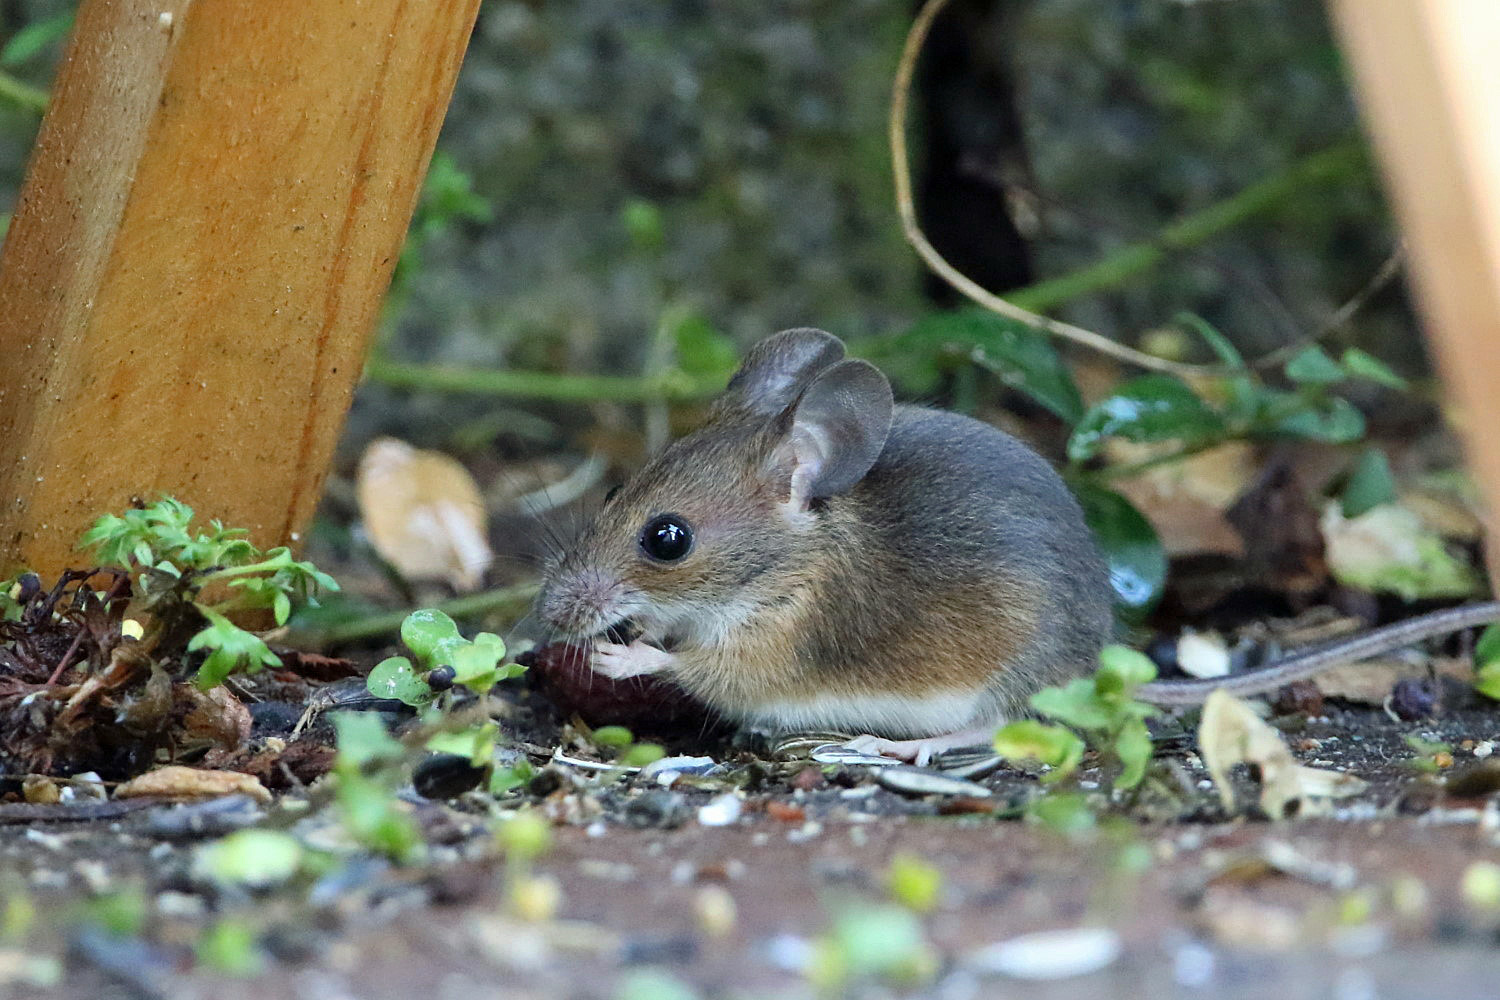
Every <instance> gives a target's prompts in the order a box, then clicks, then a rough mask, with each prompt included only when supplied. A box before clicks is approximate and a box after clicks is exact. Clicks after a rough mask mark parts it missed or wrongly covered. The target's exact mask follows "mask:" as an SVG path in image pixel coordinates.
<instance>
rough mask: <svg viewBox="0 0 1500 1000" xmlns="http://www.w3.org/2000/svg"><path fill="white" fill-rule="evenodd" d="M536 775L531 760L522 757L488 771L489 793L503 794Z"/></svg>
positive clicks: (520, 785)
mask: <svg viewBox="0 0 1500 1000" xmlns="http://www.w3.org/2000/svg"><path fill="white" fill-rule="evenodd" d="M534 777H536V771H535V769H533V768H532V766H531V762H530V761H528V760H526V759H525V758H522V759H520V760H518V761H516V762H515V763H514V764H511V765H510V766H509V767H497V768H494V769H493V770H491V771H490V794H491V795H494V796H497V797H498V796H501V795H504V794H505V793H506V792H508V791H511V790H512V789H515V788H521V787H522V786H524V785H526V784H527V783H528V782H530V781H531V779H532V778H534Z"/></svg>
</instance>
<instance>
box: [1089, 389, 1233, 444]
mask: <svg viewBox="0 0 1500 1000" xmlns="http://www.w3.org/2000/svg"><path fill="white" fill-rule="evenodd" d="M1224 433H1226V428H1225V425H1224V418H1223V417H1221V416H1220V415H1219V414H1218V413H1215V412H1214V411H1213V410H1211V409H1209V407H1208V405H1207V404H1206V403H1204V402H1203V400H1201V399H1199V398H1198V397H1197V395H1195V394H1194V393H1193V390H1192V389H1189V388H1188V387H1187V384H1186V383H1184V382H1182V381H1181V380H1180V379H1175V378H1172V377H1171V376H1169V375H1142V376H1141V377H1140V378H1134V379H1131V380H1130V381H1128V382H1125V383H1124V384H1122V385H1121V386H1120V387H1119V388H1118V389H1117V390H1116V391H1115V394H1114V395H1113V396H1110V397H1109V398H1108V399H1105V400H1102V401H1101V402H1099V403H1096V404H1094V405H1093V406H1091V407H1089V410H1088V412H1087V413H1085V414H1084V415H1083V418H1082V419H1081V420H1079V421H1078V425H1077V426H1076V427H1074V428H1073V436H1072V437H1071V438H1069V439H1068V457H1069V458H1070V459H1072V460H1073V461H1075V462H1081V461H1084V460H1085V459H1089V458H1093V457H1094V456H1095V455H1097V454H1098V453H1099V450H1100V449H1101V448H1102V447H1103V446H1104V442H1105V441H1106V440H1107V439H1109V438H1111V437H1122V438H1125V439H1126V440H1129V441H1182V442H1184V443H1185V444H1198V443H1201V442H1203V441H1207V440H1211V439H1213V438H1215V437H1218V436H1220V435H1222V434H1224Z"/></svg>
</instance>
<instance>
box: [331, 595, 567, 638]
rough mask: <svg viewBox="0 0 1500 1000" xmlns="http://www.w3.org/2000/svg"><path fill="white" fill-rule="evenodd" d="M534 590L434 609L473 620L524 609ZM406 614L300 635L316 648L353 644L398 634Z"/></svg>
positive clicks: (390, 613)
mask: <svg viewBox="0 0 1500 1000" xmlns="http://www.w3.org/2000/svg"><path fill="white" fill-rule="evenodd" d="M538 589H539V588H538V586H537V584H535V583H520V584H515V585H513V586H510V587H501V588H499V589H498V590H485V591H481V592H480V593H477V594H465V595H464V596H462V597H455V598H453V599H452V600H450V601H445V602H443V603H442V604H439V605H438V606H437V609H438V610H439V611H442V612H443V613H445V614H447V615H448V616H450V617H452V618H455V619H463V618H473V617H476V616H477V615H482V614H486V613H487V612H490V611H498V610H502V609H505V608H519V607H524V606H525V605H526V604H527V603H529V602H530V601H531V599H532V598H533V597H535V596H536V593H537V590H538ZM409 614H411V610H410V609H408V610H404V611H385V612H381V613H379V614H374V615H370V616H368V617H365V618H358V619H355V620H354V621H350V622H342V623H340V624H338V625H331V626H329V627H328V628H326V629H319V628H310V629H307V630H306V632H305V633H304V635H305V637H306V638H307V639H310V640H315V641H316V642H317V643H318V644H319V645H324V646H332V645H337V644H339V643H344V642H355V641H357V640H360V639H369V638H373V637H375V636H379V635H386V634H391V635H394V634H395V633H397V632H399V631H400V629H401V623H402V622H404V621H405V620H406V616H407V615H409Z"/></svg>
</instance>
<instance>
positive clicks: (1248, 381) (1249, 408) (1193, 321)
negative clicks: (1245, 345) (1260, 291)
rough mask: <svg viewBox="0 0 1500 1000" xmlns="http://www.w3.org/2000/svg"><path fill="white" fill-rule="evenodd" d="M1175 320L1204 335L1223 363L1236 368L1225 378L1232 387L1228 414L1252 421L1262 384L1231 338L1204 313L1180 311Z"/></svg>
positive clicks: (1201, 335)
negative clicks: (1233, 372) (1204, 315)
mask: <svg viewBox="0 0 1500 1000" xmlns="http://www.w3.org/2000/svg"><path fill="white" fill-rule="evenodd" d="M1176 319H1177V322H1178V323H1179V324H1181V325H1183V326H1185V327H1187V328H1188V329H1190V330H1192V331H1194V332H1195V333H1197V334H1198V336H1200V337H1202V338H1203V340H1204V341H1205V342H1206V343H1207V344H1208V346H1209V348H1210V349H1211V350H1212V351H1213V352H1214V355H1215V356H1216V357H1217V358H1218V359H1219V361H1220V363H1222V364H1224V365H1226V366H1227V367H1229V368H1233V369H1235V370H1236V374H1234V375H1230V376H1227V377H1226V379H1225V381H1226V383H1227V384H1228V386H1229V393H1228V396H1229V405H1228V413H1227V415H1228V416H1229V418H1230V419H1231V420H1232V421H1234V422H1236V423H1244V422H1247V421H1249V420H1250V419H1251V418H1252V417H1254V415H1255V412H1256V410H1257V408H1258V407H1259V405H1260V387H1259V386H1258V385H1257V384H1256V381H1255V379H1254V378H1253V377H1252V376H1251V374H1250V371H1249V369H1248V368H1247V367H1246V365H1245V359H1244V357H1243V356H1242V355H1241V354H1240V352H1239V350H1238V349H1237V348H1236V347H1235V346H1234V345H1233V344H1232V343H1230V342H1229V338H1228V337H1226V336H1224V335H1223V334H1222V333H1220V332H1219V331H1218V329H1217V328H1215V327H1214V326H1213V325H1212V324H1210V323H1209V322H1208V321H1207V320H1205V319H1204V318H1203V317H1201V316H1195V315H1193V314H1192V313H1179V314H1178V315H1177V318H1176Z"/></svg>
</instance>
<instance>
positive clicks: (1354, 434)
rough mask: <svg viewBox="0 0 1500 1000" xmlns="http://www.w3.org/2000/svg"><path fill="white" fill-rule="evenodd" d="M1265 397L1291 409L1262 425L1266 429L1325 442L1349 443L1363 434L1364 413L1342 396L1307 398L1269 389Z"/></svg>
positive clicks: (1285, 435) (1276, 405) (1274, 404)
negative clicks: (1268, 423) (1271, 391)
mask: <svg viewBox="0 0 1500 1000" xmlns="http://www.w3.org/2000/svg"><path fill="white" fill-rule="evenodd" d="M1267 398H1268V400H1269V401H1270V404H1271V406H1272V407H1273V409H1290V412H1288V413H1286V415H1284V416H1282V417H1280V418H1277V419H1275V420H1273V421H1272V422H1271V423H1270V425H1269V426H1267V427H1265V428H1263V431H1264V432H1266V433H1270V434H1272V435H1276V436H1281V437H1294V438H1306V439H1307V440H1309V441H1324V442H1326V443H1328V444H1348V443H1349V442H1350V441H1358V440H1359V439H1360V438H1362V437H1364V436H1365V418H1364V414H1362V413H1360V412H1359V410H1358V409H1356V408H1355V407H1354V405H1353V404H1352V403H1350V402H1349V401H1348V400H1347V399H1344V398H1342V397H1341V396H1326V397H1323V398H1321V399H1307V398H1302V397H1299V396H1298V395H1297V394H1295V393H1268V394H1267ZM1293 400H1295V401H1296V402H1295V403H1293V404H1292V405H1291V406H1288V405H1287V404H1288V403H1291V402H1292V401H1293Z"/></svg>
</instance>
